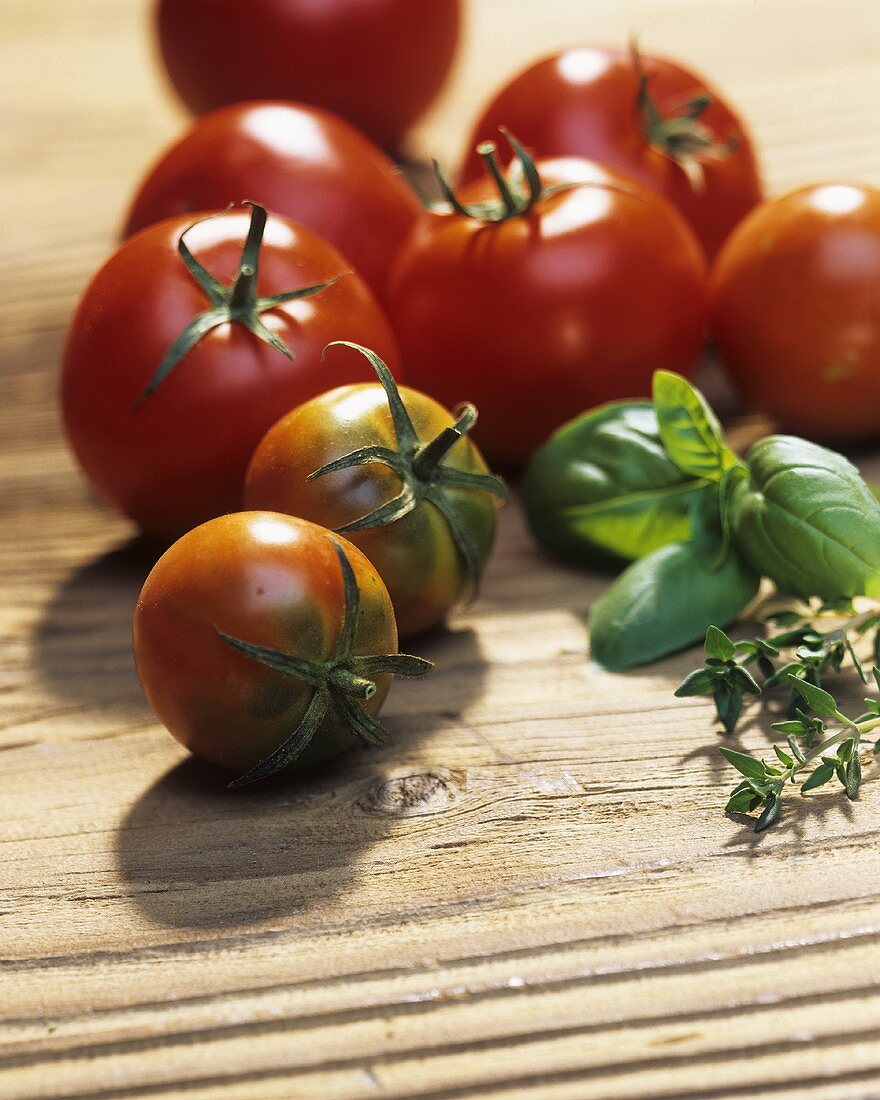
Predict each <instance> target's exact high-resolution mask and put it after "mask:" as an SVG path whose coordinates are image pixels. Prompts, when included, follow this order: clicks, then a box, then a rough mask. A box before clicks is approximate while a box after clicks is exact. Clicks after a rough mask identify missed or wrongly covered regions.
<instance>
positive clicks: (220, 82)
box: [157, 0, 461, 149]
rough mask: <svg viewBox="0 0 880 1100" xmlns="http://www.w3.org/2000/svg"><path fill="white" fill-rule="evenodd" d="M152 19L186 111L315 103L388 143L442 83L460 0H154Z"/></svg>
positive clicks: (456, 33)
mask: <svg viewBox="0 0 880 1100" xmlns="http://www.w3.org/2000/svg"><path fill="white" fill-rule="evenodd" d="M244 9H246V11H245V10H244ZM157 20H158V32H159V43H160V47H161V51H162V57H163V60H164V62H165V67H166V69H167V70H168V75H169V76H170V77H171V81H172V83H173V84H174V87H175V88H176V89H177V92H178V94H179V95H180V97H181V99H182V100H183V101H184V103H186V105H187V106H188V107H189V108H190V110H191V111H193V113H195V114H203V113H204V112H205V111H210V110H213V109H214V108H215V107H222V106H224V105H225V104H227V103H240V102H243V101H245V100H251V99H288V100H295V101H297V102H303V103H313V104H315V105H316V106H318V107H326V108H327V109H328V110H331V111H335V112H336V114H338V115H341V116H342V117H343V118H346V119H348V120H349V122H352V123H354V125H355V126H357V127H359V128H360V129H361V130H363V131H364V133H366V134H369V136H370V137H371V138H373V140H374V141H377V142H378V143H379V144H380V145H382V146H383V147H384V148H386V149H393V148H396V147H397V144H398V143H399V141H400V138H401V137H402V135H403V134H404V132H405V131H406V130H407V129H408V128H409V127H410V125H411V124H412V123H413V122H414V121H415V120H416V119H417V118H419V117H420V116H421V115H422V114H423V113H424V111H425V110H426V109H427V107H428V106H429V105H430V104H431V102H432V101H433V100H434V98H435V97H436V95H437V93H438V92H439V90H440V88H441V87H442V85H443V82H444V80H445V78H446V75H447V73H448V71H449V69H450V67H451V64H452V60H453V57H454V56H455V51H456V47H457V44H458V37H459V27H460V23H461V0H430V2H429V3H413V0H248V2H247V4H242V3H241V0H160V2H159V4H158V8H157Z"/></svg>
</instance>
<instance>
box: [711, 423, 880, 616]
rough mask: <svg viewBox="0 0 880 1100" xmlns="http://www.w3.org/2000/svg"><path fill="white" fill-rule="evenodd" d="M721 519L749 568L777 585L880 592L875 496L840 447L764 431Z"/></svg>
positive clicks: (802, 590)
mask: <svg viewBox="0 0 880 1100" xmlns="http://www.w3.org/2000/svg"><path fill="white" fill-rule="evenodd" d="M746 461H747V466H748V473H749V476H748V477H747V478H742V479H740V480H739V481H738V482H737V484H736V485H735V486H734V488H733V491H732V493H731V497H730V501H729V505H728V519H729V521H730V524H731V528H732V531H733V537H734V541H735V542H736V544H737V547H738V548H739V551H740V553H741V554H742V555H743V557H745V558H746V560H747V561H748V562H749V563H750V564H751V566H752V568H754V569H756V570H758V571H759V572H761V573H763V574H765V575H766V576H768V577H770V578H771V580H773V581H775V583H776V585H777V586H778V587H779V588H781V589H782V590H783V591H786V592H791V593H794V594H795V595H798V596H802V597H808V596H820V597H821V598H823V599H825V600H833V599H839V598H841V597H845V596H859V595H868V596H880V503H878V501H877V500H876V499H875V498H874V496H873V494H872V493H871V492H870V490H869V489H868V487H867V485H866V484H865V483H864V481H862V479H861V477H860V476H859V472H858V470H856V468H855V466H853V465H852V463H851V462H848V461H847V459H845V458H844V457H843V456H842V455H839V454H837V453H836V452H834V451H829V450H828V449H827V448H825V447H820V446H818V445H817V444H815V443H808V442H807V441H806V440H803V439H797V438H795V437H794V436H768V437H767V438H766V439H763V440H761V442H760V443H756V444H755V446H754V447H752V449H751V450H750V451H749V453H748V455H747V459H746Z"/></svg>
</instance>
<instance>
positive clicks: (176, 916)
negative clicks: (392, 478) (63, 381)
mask: <svg viewBox="0 0 880 1100" xmlns="http://www.w3.org/2000/svg"><path fill="white" fill-rule="evenodd" d="M147 9H148V4H147V3H146V2H145V0H138V2H137V3H134V4H133V3H131V0H80V2H79V3H77V4H76V5H71V4H70V3H69V2H66V0H43V2H42V3H41V4H39V5H36V4H27V3H25V2H24V0H2V2H0V15H2V16H3V26H4V34H3V37H2V40H0V65H2V68H3V72H4V77H5V79H4V82H3V87H2V95H3V105H2V111H0V157H2V163H3V172H2V176H0V180H2V182H0V186H2V187H3V189H4V198H5V200H6V202H5V204H4V209H6V210H7V211H12V212H14V213H13V214H11V215H10V216H9V217H8V218H7V219H6V221H5V224H4V232H3V238H2V243H0V248H2V249H3V257H4V261H5V262H4V263H3V264H2V265H0V270H2V272H3V276H2V277H3V280H4V288H3V293H2V294H0V363H2V371H3V386H4V390H3V394H4V401H3V402H2V404H0V531H2V538H0V587H2V600H0V700H2V710H0V764H2V765H3V766H2V768H0V863H2V877H0V882H2V886H0V1095H2V1096H3V1097H4V1100H6V1098H7V1097H8V1098H9V1100H16V1098H22V1100H23V1098H28V1100H30V1098H35V1097H45V1098H56V1100H58V1098H61V1097H79V1098H85V1097H88V1098H98V1097H101V1098H107V1100H109V1098H110V1097H133V1096H167V1097H171V1096H180V1095H186V1096H187V1097H191V1098H192V1097H197V1098H205V1100H209V1098H210V1100H218V1098H220V1097H222V1098H223V1100H234V1098H239V1097H240V1098H242V1100H244V1098H247V1100H252V1098H253V1097H255V1096H259V1097H261V1098H266V1100H271V1098H273V1097H277V1098H282V1097H283V1098H285V1100H288V1098H290V1097H295V1098H298V1097H303V1098H310V1097H312V1096H326V1097H329V1098H332V1097H339V1098H345V1100H349V1098H357V1097H374V1096H376V1095H382V1096H388V1097H405V1096H409V1097H415V1096H432V1097H449V1098H452V1097H469V1096H474V1095H480V1096H485V1097H491V1098H498V1100H500V1098H502V1097H503V1098H514V1097H515V1098H521V1097H536V1098H538V1097H539V1098H541V1100H544V1098H550V1100H564V1098H569V1097H571V1098H578V1100H582V1098H584V1097H588V1098H590V1100H600V1098H601V1100H612V1098H621V1100H633V1098H649V1097H650V1098H652V1100H661V1098H669V1100H672V1098H673V1097H675V1098H676V1100H678V1098H683V1097H687V1098H692V1100H695V1098H697V1097H702V1098H710V1097H711V1098H719V1100H720V1098H722V1097H731V1098H732V1097H741V1096H744V1095H746V1094H749V1095H751V1096H759V1095H760V1096H771V1097H777V1098H779V1100H788V1098H792V1100H793V1098H822V1100H838V1098H839V1100H844V1098H846V1100H850V1098H854V1097H865V1096H869V1095H875V1094H876V1093H877V1092H878V1090H880V1036H878V1030H880V994H878V980H880V962H878V959H880V954H878V945H880V887H878V883H880V845H878V843H877V841H878V831H880V801H878V799H877V798H876V782H875V781H876V778H877V774H878V769H877V768H873V769H872V770H871V771H870V773H868V774H867V775H866V781H865V785H864V793H863V795H862V797H861V798H860V800H859V802H858V804H857V805H855V806H850V805H842V804H841V803H840V800H839V799H838V798H836V797H834V796H833V795H826V794H823V793H821V792H819V793H817V794H815V795H813V796H812V797H809V798H806V799H803V800H802V802H801V803H800V804H798V805H797V808H793V809H792V810H790V811H789V812H788V814H787V816H786V818H785V820H784V822H783V824H782V826H781V827H780V828H779V829H778V830H777V831H775V832H774V833H772V834H770V835H768V836H766V837H764V838H762V839H758V838H755V837H754V835H753V834H752V833H751V832H750V831H749V830H748V829H747V828H746V827H745V826H742V825H739V824H737V823H736V822H733V821H731V820H730V819H727V818H725V817H724V815H723V814H722V813H721V805H722V799H723V794H724V791H725V790H726V789H727V786H728V785H729V782H730V775H729V774H728V770H727V769H726V768H724V767H723V766H722V762H721V761H720V758H719V757H718V755H717V752H716V751H715V746H716V745H717V739H718V736H717V730H716V728H715V726H714V725H713V721H712V714H711V706H710V705H708V704H707V703H706V702H704V701H703V700H693V701H689V702H686V703H682V702H680V701H675V700H674V699H673V698H672V696H671V691H672V689H673V687H674V685H675V684H676V683H677V682H678V680H679V679H680V677H681V676H682V675H683V674H684V672H685V671H687V669H688V668H689V667H690V665H691V663H692V657H691V656H689V655H683V656H678V657H674V658H671V659H669V660H667V661H664V662H661V663H660V664H658V665H656V666H653V667H651V668H648V669H643V670H639V671H637V672H633V673H629V674H626V675H624V676H613V675H611V674H609V673H606V672H603V671H602V670H600V669H598V668H596V667H595V666H592V665H590V664H589V663H588V662H587V661H586V660H585V656H586V635H585V630H584V621H585V616H586V612H587V610H588V608H589V605H590V603H591V601H592V600H593V599H595V597H596V596H597V595H598V594H599V593H600V592H601V591H602V590H603V588H604V585H605V584H606V583H607V579H606V578H604V577H602V576H599V575H598V574H596V575H594V574H581V573H577V572H575V571H572V570H568V569H565V568H562V567H559V566H555V565H552V564H550V563H549V562H547V561H546V560H545V559H544V558H543V557H542V556H541V554H540V553H539V551H538V550H537V549H536V548H535V547H534V545H533V544H532V543H531V542H530V540H529V538H528V536H527V534H526V532H525V529H524V525H523V521H522V516H521V514H520V512H519V510H518V507H517V506H516V505H515V504H514V505H512V506H511V507H510V508H509V509H507V511H506V512H505V514H504V517H503V523H502V531H501V538H500V540H499V548H498V553H497V555H496V557H495V559H494V561H493V563H492V566H491V568H490V571H489V574H488V576H487V579H486V584H485V589H484V592H483V595H482V597H481V599H480V601H479V602H478V603H477V604H476V605H475V606H474V607H473V608H470V609H467V610H464V611H462V612H460V613H457V614H456V615H455V616H454V617H453V619H452V621H451V622H450V624H449V627H448V629H447V630H445V631H442V632H438V633H437V634H435V635H433V636H431V637H429V638H426V639H424V640H422V641H421V642H420V643H419V646H420V650H421V651H422V652H424V653H425V654H430V655H431V656H432V657H433V658H434V659H435V660H437V662H438V669H437V672H436V674H435V675H434V676H433V677H432V678H430V679H429V680H427V681H425V682H424V683H417V684H400V685H398V686H396V687H395V689H394V691H393V693H392V695H391V697H390V699H389V704H388V707H387V712H386V713H387V715H388V720H389V724H390V726H391V728H392V731H393V738H392V740H391V741H390V742H389V744H387V745H386V746H384V747H383V748H381V749H380V750H377V751H373V752H366V751H363V752H352V753H351V754H349V756H348V757H346V758H344V759H342V760H340V761H338V762H337V763H336V764H334V765H332V766H331V767H330V768H328V769H327V770H326V771H324V772H322V773H320V774H319V775H316V776H313V777H309V778H307V779H299V780H295V781H293V782H288V783H277V784H275V785H273V786H270V787H269V788H266V789H264V790H260V791H254V792H242V793H241V794H239V795H235V796H234V795H230V794H229V793H228V792H227V791H225V790H224V789H223V787H222V784H221V782H220V781H219V777H218V775H217V774H216V773H214V772H212V770H211V769H209V768H207V767H203V766H201V765H198V764H196V763H194V762H192V761H188V760H187V759H186V758H185V754H184V753H183V751H182V750H181V749H180V748H179V746H177V745H176V743H175V742H173V741H172V740H171V738H169V737H168V736H167V734H165V732H164V731H163V730H162V729H161V728H160V727H159V726H158V724H157V723H156V722H155V720H154V718H153V717H152V714H151V712H150V711H149V709H148V707H147V705H146V703H145V702H144V700H143V698H142V696H141V693H140V690H139V688H138V685H137V682H136V678H135V675H134V670H133V668H132V663H131V656H130V620H131V611H132V608H133V605H134V601H135V599H136V596H137V592H138V589H139V586H140V583H141V581H142V579H143V577H144V575H145V572H146V570H147V569H148V567H149V563H150V559H149V555H148V553H147V551H146V550H145V548H144V547H143V546H142V545H140V544H138V543H137V542H136V541H133V540H132V539H131V531H130V529H129V528H128V526H127V525H126V524H125V523H124V522H123V521H122V520H120V519H117V518H115V517H112V516H110V515H108V514H107V513H106V512H104V511H103V510H102V509H100V508H99V507H98V506H97V505H96V504H95V503H94V501H93V500H92V499H91V497H90V495H89V492H88V490H87V489H86V487H85V486H84V485H83V484H82V482H81V481H80V479H79V476H78V474H77V472H76V470H75V468H74V466H73V463H72V461H71V459H70V457H69V456H68V454H67V452H66V449H65V447H64V444H63V440H62V439H61V436H60V432H59V428H58V424H57V414H56V411H55V401H54V390H55V385H56V372H57V362H58V357H59V354H60V349H61V346H62V341H63V334H64V328H65V325H66V322H67V318H68V316H69V313H70V310H71V308H72V306H73V303H74V301H75V298H76V295H77V293H78V292H79V289H80V288H81V286H82V285H83V283H84V281H85V280H86V278H87V277H88V275H89V273H90V272H91V271H92V270H93V269H94V268H95V266H96V265H97V264H98V263H100V262H101V260H102V258H103V256H104V255H105V254H106V252H107V250H108V249H109V248H110V247H111V246H112V243H113V241H114V239H115V236H116V233H117V228H118V226H119V224H120V221H121V218H122V215H123V212H124V208H125V204H126V201H127V196H128V195H129V193H130V190H131V188H132V186H133V185H134V183H135V181H136V180H137V178H138V176H139V174H140V173H141V172H142V170H143V168H144V167H145V165H146V164H147V163H149V161H150V160H151V158H152V157H153V156H154V155H155V153H156V151H157V150H158V149H159V148H160V147H161V145H162V143H163V142H165V141H167V140H170V139H171V137H173V135H174V134H175V133H176V132H177V131H178V129H179V128H180V126H181V124H182V122H183V114H182V112H181V111H180V110H179V109H178V108H177V106H176V105H175V104H174V103H173V102H172V101H171V99H170V96H169V95H168V92H167V90H166V89H165V88H164V87H163V85H162V83H161V80H160V79H159V77H158V73H157V71H156V69H155V67H154V64H153V58H152V53H151V45H150V41H149V36H148V34H147V33H146V30H147V22H148V21H147ZM632 29H636V30H638V31H640V33H641V35H642V38H643V41H644V43H645V45H646V47H647V48H651V49H659V50H666V51H668V52H669V53H672V54H675V55H678V56H681V57H683V58H687V59H689V60H691V61H692V62H693V63H694V65H696V66H697V67H698V68H701V69H703V70H704V71H706V72H710V73H712V74H713V76H715V78H716V80H717V82H718V83H719V84H720V85H721V86H722V87H724V88H725V89H726V90H728V91H729V92H730V94H731V97H732V98H733V99H734V100H735V102H736V103H737V104H738V105H739V106H740V108H741V109H742V111H743V113H744V114H745V115H746V116H747V117H748V118H749V119H750V120H751V121H752V122H753V126H754V130H755V133H756V135H757V136H758V138H759V139H760V141H761V142H762V145H763V146H764V149H765V155H764V161H765V166H766V172H767V178H768V181H769V182H770V184H771V186H772V187H774V188H784V187H790V186H794V185H796V184H797V183H799V182H802V181H805V180H808V179H813V178H816V177H821V178H841V179H843V178H857V179H863V180H867V181H869V182H875V183H880V147H878V145H877V142H876V135H877V132H878V128H880V95H878V94H877V93H878V91H880V72H878V60H877V59H878V56H880V8H878V6H877V5H876V3H872V2H870V0H839V2H838V3H837V4H835V5H833V6H832V5H828V4H826V3H823V2H820V0H799V2H795V0H774V2H773V4H772V5H771V4H769V3H768V2H766V0H765V3H763V4H753V3H747V2H746V0H716V3H714V4H712V5H711V7H709V6H707V5H706V3H705V0H665V2H661V0H621V2H619V3H616V4H607V3H602V2H600V0H548V2H547V3H545V4H543V5H542V6H541V9H540V18H537V17H536V12H535V9H534V7H533V6H532V5H527V4H510V3H502V2H501V0H472V3H471V13H470V22H469V28H468V38H467V43H466V48H465V51H464V53H463V56H462V58H461V62H460V65H459V68H458V70H457V74H456V77H455V79H454V80H453V82H452V84H451V85H450V88H449V89H448V92H447V94H446V95H445V97H444V99H443V100H442V102H441V103H440V104H438V106H437V108H436V110H435V111H434V112H433V113H432V114H431V116H430V117H429V118H428V119H427V120H426V121H425V123H424V124H423V125H422V127H421V128H420V129H419V131H418V132H417V133H416V134H415V135H414V138H413V146H412V149H413V153H414V154H415V155H424V154H425V153H427V152H429V151H430V152H436V153H439V155H440V156H441V157H442V158H443V159H444V160H445V161H446V162H447V163H454V161H455V159H456V158H457V156H458V154H459V151H460V145H461V140H462V138H463V134H464V131H465V130H466V128H467V124H468V122H469V120H470V119H471V117H472V116H473V115H474V114H475V113H476V110H477V108H478V105H479V103H480V102H481V101H482V100H483V99H484V97H485V96H486V94H487V93H488V91H489V90H490V89H491V88H492V87H493V86H494V85H495V84H496V83H497V82H498V81H500V80H501V79H502V78H503V77H504V76H506V75H507V74H508V73H510V72H511V71H513V70H514V69H516V68H517V67H518V66H520V65H521V64H522V63H523V62H525V61H526V60H528V59H529V58H530V57H532V56H533V55H536V54H539V53H541V52H542V51H545V50H549V49H551V48H553V47H555V46H557V45H560V44H563V43H567V42H572V41H577V40H593V41H621V40H623V39H624V38H625V37H626V36H627V35H628V33H629V32H630V30H632ZM858 458H859V461H860V463H861V464H862V466H863V468H864V469H865V472H866V473H867V474H868V475H870V476H873V477H875V478H877V479H880V459H878V457H877V456H876V455H860V456H858ZM762 737H763V735H762V733H761V730H760V729H759V728H758V726H757V725H756V724H754V725H750V726H748V727H747V728H746V730H745V731H744V733H743V736H742V741H743V743H744V744H746V745H748V746H750V747H757V746H760V745H762V744H763V743H764V742H763V740H762Z"/></svg>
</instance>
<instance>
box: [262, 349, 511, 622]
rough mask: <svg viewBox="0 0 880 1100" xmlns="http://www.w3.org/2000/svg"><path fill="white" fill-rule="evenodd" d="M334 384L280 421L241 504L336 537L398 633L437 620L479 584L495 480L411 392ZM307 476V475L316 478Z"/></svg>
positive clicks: (457, 427)
mask: <svg viewBox="0 0 880 1100" xmlns="http://www.w3.org/2000/svg"><path fill="white" fill-rule="evenodd" d="M359 350H360V351H362V352H363V354H364V355H365V356H366V357H367V358H368V359H369V360H370V362H371V363H372V364H373V367H374V369H375V370H376V373H377V374H378V376H379V380H380V383H381V384H373V385H366V384H360V385H350V386H340V387H338V388H337V389H334V390H331V391H330V392H329V393H325V394H322V395H321V396H320V397H315V398H313V399H312V400H311V401H307V402H306V403H305V404H304V405H300V406H299V407H298V408H296V409H294V410H293V412H291V413H288V415H287V416H284V417H282V418H281V420H279V421H278V423H277V424H275V426H274V427H272V428H270V429H269V431H268V433H267V434H266V436H265V437H264V439H263V441H262V442H261V443H260V445H259V446H258V447H257V449H256V451H255V453H254V457H253V459H252V460H251V464H250V466H249V468H248V472H247V479H246V481H245V491H244V501H245V507H247V508H266V509H271V510H273V511H277V512H289V513H290V514H291V515H295V516H303V517H304V518H305V519H310V520H313V521H314V522H316V523H321V524H323V525H325V526H326V527H332V528H334V529H335V530H338V531H339V532H340V533H342V534H345V535H346V536H347V537H348V538H350V539H351V541H352V542H353V543H354V544H355V545H356V546H358V547H360V549H361V550H363V552H364V553H365V554H366V555H367V557H368V558H369V559H370V561H371V562H372V563H373V564H374V565H375V566H376V568H377V569H378V570H379V574H380V576H381V577H382V578H383V580H384V581H385V583H386V585H387V586H388V591H389V592H390V594H391V600H392V603H393V604H394V611H395V615H396V616H397V625H398V628H399V630H400V633H401V635H408V634H413V633H416V632H417V631H420V630H424V629H426V628H427V627H429V626H433V625H435V624H436V623H438V622H440V621H441V620H442V619H443V618H444V617H445V616H446V614H447V612H448V611H449V610H450V609H451V608H452V607H454V606H455V604H457V603H458V602H459V601H460V600H461V599H463V598H464V597H466V596H468V595H469V594H471V592H472V591H473V590H474V589H475V588H476V586H477V585H478V584H479V580H480V573H481V571H482V569H483V567H484V566H485V564H486V561H487V560H488V557H489V552H490V550H491V549H492V543H493V541H494V537H495V509H496V507H497V503H498V499H499V498H501V499H504V497H505V496H506V490H505V488H504V485H503V483H502V482H501V481H500V480H499V479H498V478H495V477H492V476H491V475H490V474H489V472H488V470H487V468H486V464H485V462H484V461H483V459H482V457H481V455H480V452H479V451H478V450H477V448H476V447H475V446H474V445H473V443H471V441H470V440H469V439H468V438H467V432H468V431H469V430H470V427H471V425H472V424H473V421H474V419H475V417H476V411H475V410H474V409H473V407H472V406H465V407H464V408H463V409H462V410H461V412H460V414H459V416H458V417H455V416H453V415H452V414H451V413H449V412H447V410H446V409H444V408H443V407H442V406H441V405H438V404H437V402H436V401H434V400H432V399H431V398H430V397H427V396H426V395H425V394H423V393H419V392H418V391H417V390H411V389H409V388H407V387H401V389H400V390H398V388H397V386H396V385H395V383H394V379H393V378H392V377H391V374H390V372H389V371H388V368H387V367H386V366H385V364H384V363H383V362H382V360H381V359H379V358H378V357H377V356H376V355H375V354H374V353H373V352H372V351H370V350H369V349H367V348H361V349H359ZM316 473H317V476H315V475H316Z"/></svg>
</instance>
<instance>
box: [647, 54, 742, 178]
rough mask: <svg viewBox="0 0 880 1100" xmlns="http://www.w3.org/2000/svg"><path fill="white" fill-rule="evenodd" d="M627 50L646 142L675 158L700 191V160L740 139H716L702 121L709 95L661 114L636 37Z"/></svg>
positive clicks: (720, 152)
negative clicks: (633, 70) (631, 64)
mask: <svg viewBox="0 0 880 1100" xmlns="http://www.w3.org/2000/svg"><path fill="white" fill-rule="evenodd" d="M630 53H631V55H632V61H633V66H634V68H635V70H636V74H637V75H638V78H639V90H638V95H637V97H636V104H637V106H638V109H639V112H640V114H641V116H642V129H643V131H644V134H645V138H646V140H647V141H648V144H649V145H652V146H653V147H654V148H655V149H659V150H660V152H661V153H663V154H664V155H665V156H667V157H668V158H669V159H670V160H671V161H674V162H675V163H676V164H677V165H678V166H679V167H680V168H681V170H682V171H683V172H684V174H685V175H686V176H687V178H688V181H689V183H690V185H691V187H692V188H693V189H694V190H695V191H702V190H703V188H704V186H705V176H704V172H703V162H704V161H707V160H717V159H722V158H724V157H726V156H729V155H730V154H731V153H732V152H733V151H734V149H736V147H737V145H738V144H739V141H738V140H737V139H736V138H734V139H733V140H731V141H727V142H722V141H718V140H716V138H715V135H714V134H713V133H712V131H711V130H710V129H709V127H708V126H707V125H706V124H705V122H703V121H701V116H702V115H703V114H704V113H705V111H706V109H707V108H708V107H709V106H710V104H711V103H712V97H711V96H709V95H706V94H704V95H699V96H695V97H694V98H693V99H688V100H686V101H685V102H684V103H682V104H681V105H680V106H679V108H678V109H677V110H676V111H675V112H674V113H673V114H670V115H666V116H664V115H663V114H661V112H660V109H659V108H658V107H657V104H656V103H655V102H654V100H653V99H652V98H651V94H650V92H649V90H648V89H649V85H650V82H651V78H650V76H648V74H647V73H646V72H645V69H644V66H643V65H642V58H641V54H640V53H639V49H638V45H637V44H636V42H635V41H633V42H631V43H630Z"/></svg>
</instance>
